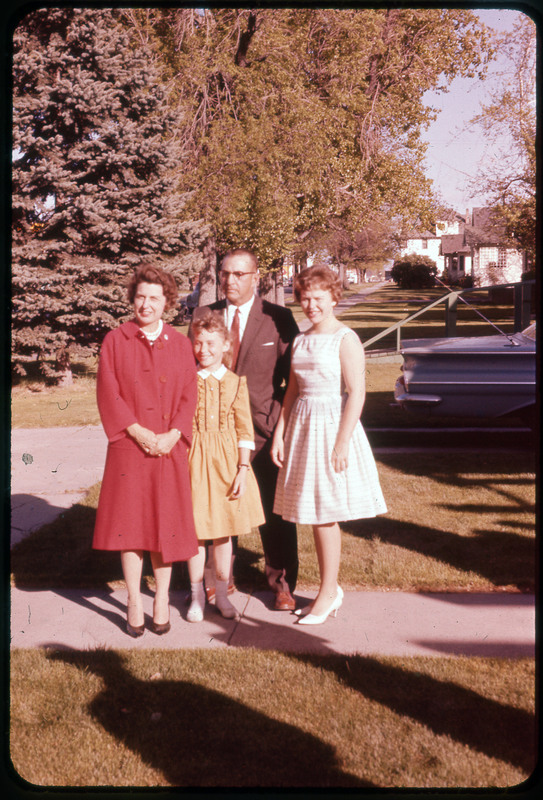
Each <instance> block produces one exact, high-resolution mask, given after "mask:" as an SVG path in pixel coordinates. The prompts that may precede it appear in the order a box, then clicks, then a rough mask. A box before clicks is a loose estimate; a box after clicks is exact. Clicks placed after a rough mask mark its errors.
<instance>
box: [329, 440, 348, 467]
mask: <svg viewBox="0 0 543 800" xmlns="http://www.w3.org/2000/svg"><path fill="white" fill-rule="evenodd" d="M331 461H332V466H333V468H334V470H335V471H336V472H343V470H345V469H347V467H348V465H349V445H348V444H346V445H341V444H337V443H336V444H335V446H334V449H333V450H332V458H331Z"/></svg>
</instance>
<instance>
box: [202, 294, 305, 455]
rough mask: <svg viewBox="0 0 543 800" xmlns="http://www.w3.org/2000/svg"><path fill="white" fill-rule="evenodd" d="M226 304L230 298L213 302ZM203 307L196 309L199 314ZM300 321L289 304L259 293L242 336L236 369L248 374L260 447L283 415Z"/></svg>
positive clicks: (220, 306)
mask: <svg viewBox="0 0 543 800" xmlns="http://www.w3.org/2000/svg"><path fill="white" fill-rule="evenodd" d="M225 307H226V300H219V301H218V302H217V303H213V304H212V305H210V306H209V308H211V309H212V310H214V311H216V310H221V309H224V308H225ZM202 310H203V309H202V307H200V308H197V309H195V310H194V315H195V317H197V316H198V315H199V314H200V313H202ZM298 332H299V331H298V325H297V324H296V321H295V319H294V317H293V316H292V312H291V310H290V309H289V308H284V307H283V306H278V305H276V304H275V303H269V302H268V301H267V300H262V298H260V297H255V300H254V303H253V306H252V308H251V311H250V314H249V317H248V319H247V325H246V327H245V331H244V333H243V339H242V340H241V346H240V350H239V356H238V363H237V366H236V373H237V374H238V375H245V376H246V377H247V385H248V387H249V397H250V401H251V413H252V417H253V424H254V426H255V443H256V450H257V451H258V450H260V448H261V447H262V445H263V444H264V442H265V441H266V440H267V439H269V438H271V436H272V434H273V430H274V428H275V426H276V424H277V420H278V419H279V412H280V411H281V403H282V401H283V395H284V393H285V388H286V384H287V381H288V375H289V369H290V345H291V342H292V340H293V339H294V337H295V336H296V335H297V333H298Z"/></svg>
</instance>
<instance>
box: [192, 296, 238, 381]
mask: <svg viewBox="0 0 543 800" xmlns="http://www.w3.org/2000/svg"><path fill="white" fill-rule="evenodd" d="M202 331H206V333H218V334H220V335H221V336H222V338H223V339H224V341H225V342H228V345H229V347H228V350H227V351H226V353H225V354H224V355H223V357H222V363H223V364H224V366H225V367H230V365H231V363H232V337H231V336H230V331H229V330H228V328H227V327H226V323H225V321H224V316H223V314H222V313H221V312H219V311H211V309H206V310H205V311H204V312H203V313H202V314H201V315H198V316H197V317H196V319H193V320H192V322H191V325H190V338H191V340H192V341H194V337H195V336H198V334H199V333H201V332H202Z"/></svg>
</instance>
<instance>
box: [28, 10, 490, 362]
mask: <svg viewBox="0 0 543 800" xmlns="http://www.w3.org/2000/svg"><path fill="white" fill-rule="evenodd" d="M489 53H490V46H489V38H488V33H487V30H486V29H485V27H484V26H483V25H482V24H481V23H480V22H479V20H478V18H477V17H476V15H475V14H474V13H473V12H471V11H469V10H466V9H457V8H456V9H433V8H415V9H411V8H403V7H390V8H374V9H328V8H315V9H310V8H279V9H272V8H262V7H258V8H243V9H234V8H229V9H226V8H211V9H194V8H177V7H163V8H161V7H156V8H140V9H136V8H119V9H117V10H115V9H105V8H92V9H91V8H48V9H37V10H34V11H32V12H31V13H29V14H28V15H27V16H26V17H25V18H24V19H23V20H22V22H21V24H20V25H19V26H18V28H17V29H16V31H15V35H14V72H13V109H14V117H13V123H14V147H15V148H16V150H15V155H14V164H13V229H14V230H13V276H14V278H13V286H14V289H13V293H14V294H13V310H14V322H13V328H14V336H13V344H14V360H15V366H16V369H17V370H18V371H19V372H20V373H23V372H24V371H25V369H26V366H27V365H28V364H29V363H30V362H33V361H36V360H38V361H39V362H40V364H41V368H42V373H43V374H44V375H46V376H47V375H50V376H53V377H54V376H55V374H58V372H59V369H60V367H61V366H62V364H60V367H59V365H57V366H56V367H55V366H54V365H52V363H51V360H52V359H54V358H56V359H57V361H60V362H62V357H63V354H65V353H66V351H67V350H69V348H76V347H77V348H78V349H79V350H80V351H82V352H83V351H84V350H85V348H87V352H94V351H95V350H96V347H97V345H98V344H99V342H100V341H101V339H102V338H103V335H104V333H105V331H106V330H108V329H110V328H112V327H115V326H116V325H117V324H118V322H119V321H120V320H121V319H123V317H124V315H125V313H126V309H125V304H124V296H123V294H124V293H123V291H122V289H121V283H124V280H125V275H126V272H127V270H129V269H130V267H131V266H133V265H134V264H136V263H137V262H138V261H139V260H141V258H143V257H144V256H145V255H146V254H152V255H153V256H154V257H158V258H160V259H161V260H162V261H163V262H164V264H166V265H168V266H169V267H170V268H171V269H172V270H173V271H174V272H175V271H177V274H179V275H181V274H187V273H189V272H191V273H194V272H195V271H197V270H199V269H200V267H201V266H203V265H204V264H207V266H208V273H209V279H210V280H209V283H210V284H213V274H214V268H215V263H216V253H215V249H214V248H216V251H217V252H218V253H219V254H221V253H224V252H225V251H226V250H227V249H228V248H230V247H239V246H246V247H250V248H251V249H253V250H254V251H255V252H256V254H257V256H258V258H259V261H260V263H261V265H262V267H263V268H264V269H265V270H266V269H268V270H272V271H273V270H274V269H276V268H277V267H278V266H279V265H280V264H281V263H282V259H283V258H284V257H285V256H286V255H288V254H297V255H298V256H299V257H300V258H303V248H304V246H305V245H304V243H306V242H308V241H310V240H311V239H312V238H313V239H314V237H315V236H317V237H321V241H322V237H324V238H326V236H328V237H329V242H330V243H331V246H332V244H333V242H336V244H337V243H338V242H339V241H340V240H342V241H344V242H345V241H347V242H348V246H347V248H346V249H345V248H344V252H345V253H347V255H348V257H349V258H350V259H351V262H352V263H353V262H358V261H361V260H363V258H364V257H365V256H364V255H363V254H364V253H366V254H367V255H368V257H369V254H370V253H371V254H373V255H375V253H376V252H377V249H378V247H379V245H378V243H377V242H376V239H377V237H378V235H379V233H378V232H379V231H381V233H382V234H384V233H386V235H387V238H388V239H389V238H390V226H396V227H397V228H398V230H399V228H400V227H401V225H402V223H403V224H405V225H408V226H411V225H412V224H414V223H416V222H418V221H421V222H422V224H423V225H427V224H430V219H431V218H433V217H434V216H435V210H436V204H435V202H434V198H433V194H432V190H431V186H430V182H429V181H428V180H427V179H426V177H425V175H424V165H423V156H424V152H425V145H424V143H423V142H422V140H421V132H422V130H423V129H424V127H425V126H426V125H427V124H428V123H429V122H430V121H431V120H432V119H433V117H434V116H435V113H436V112H435V111H434V110H433V109H432V108H428V107H427V106H426V105H425V104H424V102H423V95H424V93H425V92H426V91H427V90H428V89H436V88H437V89H443V90H445V89H446V86H447V83H448V82H449V81H450V80H451V79H452V78H454V77H455V76H456V75H472V76H481V77H482V76H484V72H485V69H486V61H487V58H488V56H489ZM338 252H339V251H338ZM203 286H204V289H205V287H206V282H205V281H204V282H203ZM209 299H213V298H209Z"/></svg>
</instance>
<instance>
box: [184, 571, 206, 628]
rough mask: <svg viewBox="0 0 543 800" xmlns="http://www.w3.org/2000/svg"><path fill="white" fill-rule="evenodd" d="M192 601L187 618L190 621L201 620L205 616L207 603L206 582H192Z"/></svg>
mask: <svg viewBox="0 0 543 800" xmlns="http://www.w3.org/2000/svg"><path fill="white" fill-rule="evenodd" d="M190 595H191V602H190V606H189V610H188V612H187V620H188V621H189V622H201V621H202V620H203V618H204V608H205V604H206V595H205V591H204V582H203V581H199V582H198V583H192V582H191V584H190Z"/></svg>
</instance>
